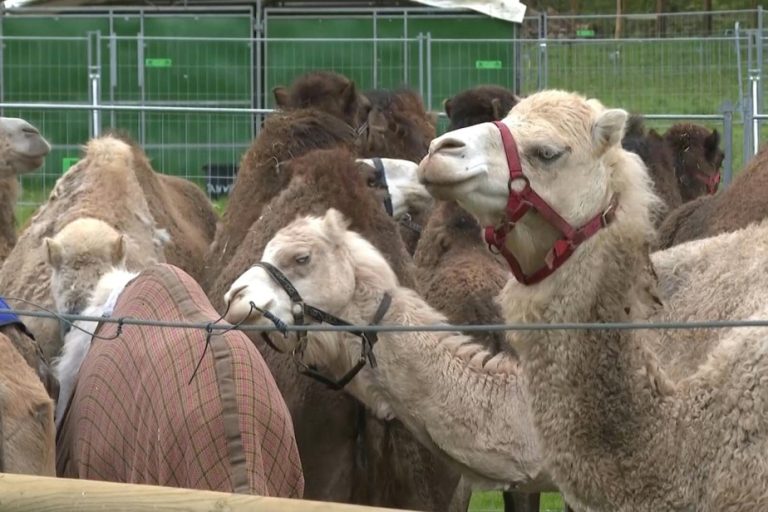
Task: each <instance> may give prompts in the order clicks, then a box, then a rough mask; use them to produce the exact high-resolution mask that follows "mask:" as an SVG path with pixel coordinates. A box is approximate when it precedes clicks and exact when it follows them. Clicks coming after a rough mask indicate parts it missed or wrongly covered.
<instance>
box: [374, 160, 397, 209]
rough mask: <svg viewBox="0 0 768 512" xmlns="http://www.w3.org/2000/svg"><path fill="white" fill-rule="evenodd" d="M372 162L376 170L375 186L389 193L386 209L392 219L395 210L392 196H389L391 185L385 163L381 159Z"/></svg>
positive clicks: (385, 201) (385, 200)
mask: <svg viewBox="0 0 768 512" xmlns="http://www.w3.org/2000/svg"><path fill="white" fill-rule="evenodd" d="M371 161H372V162H373V168H374V169H375V170H376V172H375V173H374V175H373V179H374V183H375V185H376V186H377V187H379V188H383V189H384V190H386V191H387V196H386V197H385V198H384V208H385V209H386V210H387V213H388V214H389V216H390V217H394V215H395V210H394V208H393V207H392V196H391V195H390V194H389V185H387V173H386V172H384V162H382V161H381V158H379V157H374V158H371Z"/></svg>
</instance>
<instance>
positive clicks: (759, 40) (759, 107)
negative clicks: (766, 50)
mask: <svg viewBox="0 0 768 512" xmlns="http://www.w3.org/2000/svg"><path fill="white" fill-rule="evenodd" d="M755 39H756V41H755V44H756V46H755V49H756V50H757V62H756V63H755V68H756V69H757V76H758V78H760V79H762V77H763V7H762V6H761V5H758V6H757V33H756V34H755ZM753 107H754V108H755V110H756V111H757V112H762V111H763V91H762V88H761V89H759V90H758V91H757V101H756V102H755V105H753Z"/></svg>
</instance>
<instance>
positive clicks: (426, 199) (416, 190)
mask: <svg viewBox="0 0 768 512" xmlns="http://www.w3.org/2000/svg"><path fill="white" fill-rule="evenodd" d="M356 162H357V163H358V164H359V166H360V172H362V173H363V175H364V176H365V177H366V180H367V183H368V186H369V187H371V188H373V189H379V190H382V191H383V192H384V194H383V195H382V201H383V202H385V203H386V201H387V199H388V200H389V201H390V202H391V205H390V206H389V207H387V208H389V209H391V211H389V214H390V215H391V216H392V217H393V218H394V219H395V220H398V221H402V222H408V221H409V219H413V217H414V216H418V215H419V214H420V213H421V212H423V211H424V210H426V209H427V208H431V206H432V196H431V195H429V192H427V189H425V188H424V185H422V184H421V183H419V179H418V176H416V168H417V167H418V165H417V164H416V163H414V162H411V161H410V160H401V159H397V158H358V159H357V160H356Z"/></svg>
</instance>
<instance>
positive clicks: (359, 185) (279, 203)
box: [208, 150, 468, 511]
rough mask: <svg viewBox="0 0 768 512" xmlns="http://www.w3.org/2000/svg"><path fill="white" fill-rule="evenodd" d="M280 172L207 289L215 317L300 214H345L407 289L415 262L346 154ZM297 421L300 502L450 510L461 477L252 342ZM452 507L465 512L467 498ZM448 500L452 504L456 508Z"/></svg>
mask: <svg viewBox="0 0 768 512" xmlns="http://www.w3.org/2000/svg"><path fill="white" fill-rule="evenodd" d="M282 172H283V173H284V174H285V176H286V179H290V184H289V185H288V186H287V188H285V190H283V191H282V192H281V193H280V194H279V195H277V196H276V197H275V198H274V199H273V200H272V201H271V202H270V203H269V205H268V206H266V207H264V208H263V209H262V210H263V212H264V214H263V215H262V216H261V217H260V218H259V220H258V221H256V222H255V223H254V224H253V225H252V226H251V227H250V229H249V230H248V235H247V237H246V238H245V240H244V241H243V242H242V243H241V244H239V245H238V247H237V251H236V252H235V253H233V254H231V255H230V257H229V258H228V260H229V261H228V263H227V264H226V265H225V266H224V268H223V270H222V272H221V273H220V275H219V276H218V279H216V282H215V283H214V286H213V287H211V288H209V290H208V295H209V297H211V300H212V302H213V304H214V305H215V306H216V307H217V309H218V310H219V311H222V312H223V311H224V310H225V307H224V305H225V304H224V302H223V300H222V299H223V297H224V294H225V292H226V291H227V290H228V289H229V287H230V285H231V284H232V282H233V281H234V280H235V279H236V278H237V277H238V276H239V275H240V274H241V273H242V272H244V271H245V270H247V269H248V268H249V267H250V266H251V265H252V264H253V263H254V262H255V261H258V258H259V255H260V254H261V252H262V250H263V248H264V246H265V245H266V243H267V241H268V240H269V238H270V237H271V236H272V235H273V234H274V233H276V232H277V231H278V230H279V229H280V228H282V227H283V226H285V224H287V223H288V222H290V221H291V220H292V219H294V218H295V217H296V216H297V215H305V214H307V213H313V212H314V213H317V212H322V211H324V210H325V209H327V208H328V207H330V206H333V207H336V208H338V209H340V210H342V211H343V212H345V213H346V214H347V215H348V216H349V217H350V218H352V219H353V221H354V225H355V227H356V228H357V229H359V230H360V231H361V232H362V233H363V234H364V235H365V236H368V237H370V239H371V240H372V241H373V243H375V244H376V246H377V247H378V248H379V249H380V250H381V251H382V252H383V253H384V254H385V255H386V258H387V260H388V261H389V263H390V264H391V265H392V267H393V268H394V272H395V273H396V274H397V275H398V276H400V279H401V280H402V281H403V282H406V283H408V284H411V285H412V284H413V265H412V263H411V262H410V258H409V257H408V255H407V253H406V251H405V248H404V245H403V242H402V240H401V239H400V236H399V234H398V232H397V225H396V223H395V222H394V221H393V220H392V219H391V218H390V217H389V216H388V215H387V213H386V212H385V211H384V208H382V207H381V204H380V202H379V200H378V199H377V198H376V197H375V196H374V194H373V193H372V192H371V190H370V189H369V188H368V187H367V184H366V181H365V178H364V177H363V176H362V175H361V174H360V172H359V169H358V168H357V166H356V165H355V161H354V156H353V155H352V153H351V152H349V151H345V150H320V151H314V152H312V153H310V154H307V155H305V156H303V157H301V158H298V159H294V160H291V161H289V162H287V163H286V164H285V165H284V166H283V168H282ZM256 343H257V345H258V346H259V347H260V348H261V350H262V353H263V354H264V357H265V359H266V360H267V364H268V365H269V367H270V369H271V370H272V372H273V375H275V379H276V381H277V384H278V387H279V388H280V389H281V391H282V392H283V396H284V397H285V399H286V402H287V404H288V408H289V409H290V411H291V415H292V417H293V419H294V425H295V428H296V439H297V443H298V446H299V450H300V453H301V458H302V462H303V464H304V474H305V478H306V488H305V497H307V498H308V499H322V500H331V501H339V502H355V503H363V504H371V505H381V506H391V507H401V508H411V509H417V510H434V511H442V510H448V508H449V502H450V501H451V495H452V493H453V492H454V489H455V488H456V484H457V482H458V480H459V475H458V474H456V473H454V472H453V471H451V470H449V468H447V467H446V466H445V465H444V464H441V463H439V461H437V460H435V458H434V456H433V455H431V454H430V453H429V452H428V451H426V450H425V449H424V448H423V447H421V446H420V445H419V444H418V443H417V442H415V440H414V439H413V438H412V436H411V435H410V434H409V433H408V432H407V431H406V430H405V429H404V428H403V427H402V425H400V424H399V423H398V422H386V423H385V422H381V421H379V420H377V419H375V418H374V417H373V416H371V415H370V413H367V412H366V413H365V414H361V413H362V409H360V406H359V405H358V404H357V403H356V402H355V401H354V400H353V399H351V398H350V397H349V396H347V395H345V394H344V393H339V392H334V391H331V390H329V389H327V388H326V387H325V386H323V385H320V384H318V383H317V382H314V381H313V380H311V379H308V378H306V377H302V376H299V375H297V373H296V369H295V365H294V362H293V360H292V358H291V357H290V356H289V355H282V354H278V353H275V352H274V351H272V350H270V349H269V348H268V347H267V346H266V345H265V344H264V343H263V342H262V341H261V339H259V340H257V342H256ZM456 501H458V502H459V503H461V504H462V505H463V509H464V510H466V503H467V501H468V496H466V495H461V496H458V497H457V498H456ZM454 503H455V502H454ZM460 508H461V506H459V509H460Z"/></svg>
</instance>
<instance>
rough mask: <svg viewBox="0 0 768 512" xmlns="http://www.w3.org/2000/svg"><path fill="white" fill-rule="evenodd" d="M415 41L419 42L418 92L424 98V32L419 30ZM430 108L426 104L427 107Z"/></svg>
mask: <svg viewBox="0 0 768 512" xmlns="http://www.w3.org/2000/svg"><path fill="white" fill-rule="evenodd" d="M416 41H417V42H418V43H419V94H420V95H421V97H422V98H426V96H425V95H424V34H423V33H422V32H419V34H418V35H417V36H416ZM429 108H431V107H430V106H429V105H427V109H429Z"/></svg>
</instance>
